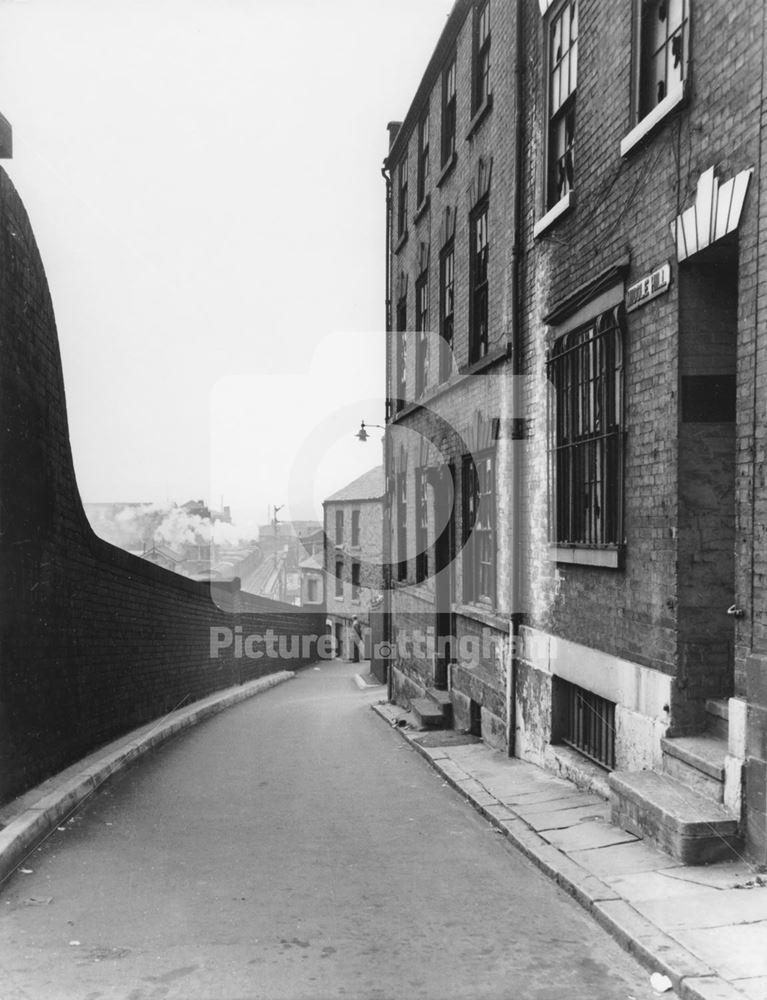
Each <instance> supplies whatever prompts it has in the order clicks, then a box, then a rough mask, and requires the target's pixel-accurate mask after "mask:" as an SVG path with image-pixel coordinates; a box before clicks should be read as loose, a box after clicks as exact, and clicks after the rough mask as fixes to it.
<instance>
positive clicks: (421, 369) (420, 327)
mask: <svg viewBox="0 0 767 1000" xmlns="http://www.w3.org/2000/svg"><path fill="white" fill-rule="evenodd" d="M415 329H416V351H415V395H416V399H417V398H418V397H419V396H422V395H423V393H424V392H425V390H426V386H427V385H428V384H429V337H428V330H429V274H428V272H427V271H424V272H423V274H421V276H420V277H419V278H418V281H416V284H415Z"/></svg>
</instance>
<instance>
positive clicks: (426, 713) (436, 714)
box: [410, 698, 445, 729]
mask: <svg viewBox="0 0 767 1000" xmlns="http://www.w3.org/2000/svg"><path fill="white" fill-rule="evenodd" d="M410 708H411V710H412V712H413V714H414V715H415V717H416V721H417V722H418V725H419V726H423V727H424V728H428V729H444V728H445V713H444V712H443V710H442V707H441V706H440V705H438V704H437V703H436V702H434V701H432V699H431V698H414V699H413V700H412V701H411V702H410Z"/></svg>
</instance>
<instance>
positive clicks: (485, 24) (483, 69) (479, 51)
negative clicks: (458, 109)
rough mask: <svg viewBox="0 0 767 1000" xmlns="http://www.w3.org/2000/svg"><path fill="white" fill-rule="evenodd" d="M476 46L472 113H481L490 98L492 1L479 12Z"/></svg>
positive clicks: (487, 1) (475, 37)
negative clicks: (480, 110)
mask: <svg viewBox="0 0 767 1000" xmlns="http://www.w3.org/2000/svg"><path fill="white" fill-rule="evenodd" d="M474 46H475V48H474V87H473V101H472V113H476V112H477V111H479V109H480V108H481V107H482V105H483V104H484V103H485V102H486V101H487V99H488V98H489V96H490V0H485V2H484V3H483V4H482V5H481V6H480V7H479V9H478V11H477V20H476V30H475V35H474Z"/></svg>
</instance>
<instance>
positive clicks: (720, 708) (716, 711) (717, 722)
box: [706, 698, 730, 740]
mask: <svg viewBox="0 0 767 1000" xmlns="http://www.w3.org/2000/svg"><path fill="white" fill-rule="evenodd" d="M729 731H730V702H729V700H728V699H727V698H709V699H708V700H707V701H706V732H707V733H708V734H709V735H710V736H716V737H718V738H719V739H721V740H726V739H727V738H728V736H729Z"/></svg>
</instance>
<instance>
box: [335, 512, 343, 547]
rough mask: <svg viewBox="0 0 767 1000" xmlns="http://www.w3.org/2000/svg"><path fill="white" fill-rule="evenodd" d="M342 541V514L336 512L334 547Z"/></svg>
mask: <svg viewBox="0 0 767 1000" xmlns="http://www.w3.org/2000/svg"><path fill="white" fill-rule="evenodd" d="M343 540H344V512H343V511H342V510H337V511H336V545H340V544H341V543H342V542H343Z"/></svg>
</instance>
